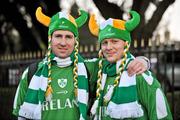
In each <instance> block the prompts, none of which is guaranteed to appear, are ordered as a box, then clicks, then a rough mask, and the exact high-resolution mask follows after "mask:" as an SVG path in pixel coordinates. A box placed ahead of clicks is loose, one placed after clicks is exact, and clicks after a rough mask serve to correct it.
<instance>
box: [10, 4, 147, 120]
mask: <svg viewBox="0 0 180 120" xmlns="http://www.w3.org/2000/svg"><path fill="white" fill-rule="evenodd" d="M80 13H81V15H80V17H79V18H77V19H75V18H73V17H72V16H71V15H70V14H68V13H65V12H58V13H57V14H55V15H54V16H52V17H51V18H50V17H48V16H46V15H45V14H43V13H42V9H41V7H39V8H37V11H36V18H37V20H38V21H39V22H40V23H42V24H43V25H45V26H47V27H49V30H48V51H47V54H46V57H45V58H44V59H43V60H42V61H41V62H39V63H38V68H37V71H36V72H35V73H34V75H33V76H32V78H31V80H30V83H29V84H28V73H29V71H30V67H28V68H27V69H26V70H25V71H24V73H23V75H22V77H21V80H20V84H19V86H18V89H17V92H16V96H15V100H14V108H13V114H14V115H16V116H18V118H19V119H43V120H59V119H61V120H78V119H81V120H83V119H87V106H88V105H87V103H88V96H89V93H88V92H89V91H88V89H89V88H88V78H89V79H92V81H93V79H95V80H96V76H97V75H96V74H97V70H98V69H97V64H96V63H98V62H95V61H93V60H87V61H84V59H83V58H82V57H81V56H80V55H79V53H78V45H79V35H78V28H79V27H81V26H82V25H83V24H84V23H85V22H86V20H87V18H88V14H87V13H86V12H85V11H83V10H81V11H80ZM131 63H133V64H135V68H137V67H140V68H141V69H144V70H146V69H147V67H145V66H147V62H145V63H142V62H139V61H138V60H137V61H134V62H131ZM137 64H138V65H137ZM144 64H145V65H144ZM133 66H134V65H132V67H130V68H134V67H133ZM86 68H87V69H86ZM135 73H137V72H135ZM131 74H133V72H132V73H131ZM91 89H93V87H92V88H91Z"/></svg>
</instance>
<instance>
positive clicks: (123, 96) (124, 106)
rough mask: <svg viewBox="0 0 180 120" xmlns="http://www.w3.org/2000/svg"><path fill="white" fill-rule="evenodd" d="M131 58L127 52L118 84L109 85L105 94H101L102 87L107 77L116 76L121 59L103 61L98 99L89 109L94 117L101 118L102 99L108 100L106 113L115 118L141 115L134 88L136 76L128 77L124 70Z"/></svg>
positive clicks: (141, 111)
mask: <svg viewBox="0 0 180 120" xmlns="http://www.w3.org/2000/svg"><path fill="white" fill-rule="evenodd" d="M131 60H133V56H131V55H130V54H129V53H128V56H127V60H126V62H125V66H124V71H123V72H122V74H121V77H120V81H119V84H118V86H116V87H114V86H112V87H110V89H109V90H108V92H107V93H106V94H105V96H104V97H103V96H102V93H103V89H104V86H105V83H106V79H107V77H110V76H116V75H117V70H118V68H119V66H120V63H121V60H119V61H117V62H116V63H113V64H111V63H109V62H108V61H103V70H102V71H103V74H102V80H101V91H100V94H101V95H100V96H101V97H100V99H97V100H96V101H95V102H94V104H93V107H92V109H91V113H92V114H93V115H95V118H94V119H98V118H99V119H100V118H101V112H100V111H101V109H102V107H101V106H102V103H103V100H107V101H109V102H108V103H107V111H106V113H107V115H109V116H110V117H111V118H115V119H125V118H137V117H140V116H142V115H143V110H142V108H141V105H139V104H138V96H137V89H136V76H135V75H134V76H132V77H129V76H128V73H127V71H126V68H127V65H128V63H129V62H130V61H131Z"/></svg>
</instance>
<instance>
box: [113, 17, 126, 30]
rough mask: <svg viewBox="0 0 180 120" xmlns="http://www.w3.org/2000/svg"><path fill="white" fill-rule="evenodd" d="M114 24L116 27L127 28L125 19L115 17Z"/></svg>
mask: <svg viewBox="0 0 180 120" xmlns="http://www.w3.org/2000/svg"><path fill="white" fill-rule="evenodd" d="M113 26H114V27H115V28H118V29H121V30H125V21H124V20H119V19H114V20H113Z"/></svg>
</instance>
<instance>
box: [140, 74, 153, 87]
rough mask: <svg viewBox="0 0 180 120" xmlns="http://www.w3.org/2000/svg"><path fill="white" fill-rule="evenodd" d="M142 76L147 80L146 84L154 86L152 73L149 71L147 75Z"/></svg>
mask: <svg viewBox="0 0 180 120" xmlns="http://www.w3.org/2000/svg"><path fill="white" fill-rule="evenodd" d="M142 76H143V77H144V79H145V80H146V82H147V83H148V84H149V85H152V83H153V76H152V74H151V72H150V71H147V72H146V73H143V74H142Z"/></svg>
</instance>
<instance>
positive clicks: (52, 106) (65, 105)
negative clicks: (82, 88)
mask: <svg viewBox="0 0 180 120" xmlns="http://www.w3.org/2000/svg"><path fill="white" fill-rule="evenodd" d="M75 106H76V107H78V103H77V101H76V100H75V99H73V100H70V99H69V98H67V99H66V101H65V102H63V101H62V100H61V99H53V100H51V101H50V102H47V101H45V102H43V108H42V110H43V111H47V110H60V109H71V108H74V107H75Z"/></svg>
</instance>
